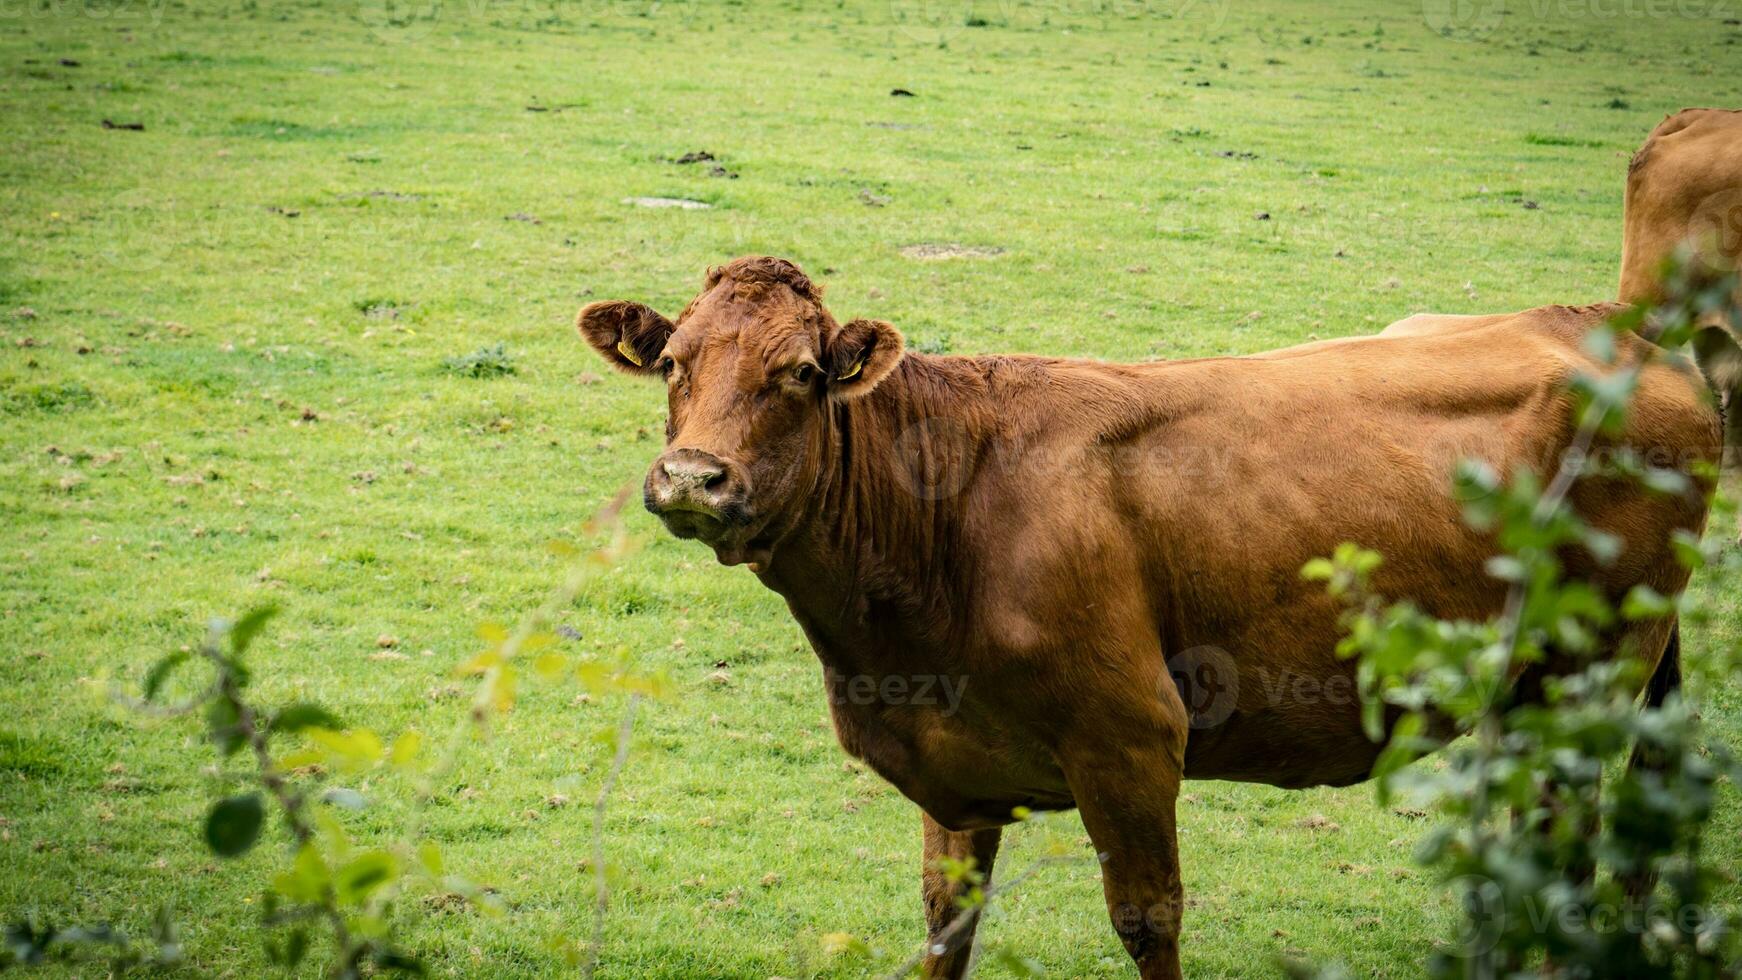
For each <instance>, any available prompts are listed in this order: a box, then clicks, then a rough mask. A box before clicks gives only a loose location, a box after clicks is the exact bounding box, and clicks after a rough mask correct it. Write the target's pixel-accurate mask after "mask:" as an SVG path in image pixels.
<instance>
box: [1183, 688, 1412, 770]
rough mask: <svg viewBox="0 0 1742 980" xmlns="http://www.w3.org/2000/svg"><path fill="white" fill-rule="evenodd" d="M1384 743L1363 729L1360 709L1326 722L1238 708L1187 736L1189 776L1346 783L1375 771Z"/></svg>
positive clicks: (1286, 712)
mask: <svg viewBox="0 0 1742 980" xmlns="http://www.w3.org/2000/svg"><path fill="white" fill-rule="evenodd" d="M1382 748H1383V746H1382V745H1380V744H1377V743H1374V742H1372V741H1369V740H1368V738H1367V736H1366V735H1365V734H1364V733H1363V732H1362V731H1361V718H1360V709H1359V707H1351V708H1350V709H1348V711H1347V718H1345V719H1339V720H1338V721H1336V722H1335V723H1331V724H1327V723H1326V719H1325V718H1324V717H1323V716H1322V715H1320V716H1315V717H1314V718H1312V719H1310V720H1308V719H1302V718H1299V717H1296V716H1295V713H1292V712H1288V711H1284V710H1263V711H1259V712H1256V713H1250V714H1248V713H1245V712H1239V711H1236V712H1235V713H1234V714H1233V715H1231V716H1229V717H1228V718H1227V719H1226V720H1224V721H1223V722H1222V723H1221V724H1219V725H1217V726H1215V727H1214V728H1208V729H1195V730H1193V731H1192V732H1191V734H1190V735H1189V736H1188V737H1187V739H1186V771H1185V776H1186V778H1187V779H1227V780H1233V781H1236V782H1243V783H1265V784H1267V785H1270V786H1278V787H1281V788H1283V789H1304V788H1306V787H1309V786H1348V785H1350V784H1351V783H1358V782H1361V781H1362V780H1365V779H1366V778H1367V777H1368V775H1369V774H1370V773H1372V771H1373V763H1374V762H1375V761H1376V760H1377V759H1378V757H1379V753H1380V751H1381V749H1382Z"/></svg>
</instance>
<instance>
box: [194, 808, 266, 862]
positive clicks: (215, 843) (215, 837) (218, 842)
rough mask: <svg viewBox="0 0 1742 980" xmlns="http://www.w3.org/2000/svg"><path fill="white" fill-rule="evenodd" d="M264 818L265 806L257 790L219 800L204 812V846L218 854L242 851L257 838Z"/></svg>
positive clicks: (230, 854)
mask: <svg viewBox="0 0 1742 980" xmlns="http://www.w3.org/2000/svg"><path fill="white" fill-rule="evenodd" d="M265 819H266V808H265V807H264V806H263V805H262V804H261V802H260V794H259V793H249V794H248V795H247V796H232V797H230V798H229V799H227V800H219V801H218V802H217V803H215V804H213V805H212V812H211V813H209V814H207V815H206V846H208V847H210V848H211V849H212V853H214V854H216V855H218V856H219V857H227V858H230V857H237V856H239V855H242V854H245V853H247V851H248V849H249V848H251V847H253V846H254V842H255V841H257V840H259V839H260V825H261V823H263V822H264V821H265Z"/></svg>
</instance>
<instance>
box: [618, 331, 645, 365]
mask: <svg viewBox="0 0 1742 980" xmlns="http://www.w3.org/2000/svg"><path fill="white" fill-rule="evenodd" d="M617 353H619V354H622V355H623V359H624V360H626V361H628V362H629V363H631V364H633V365H635V366H636V367H640V366H641V355H640V354H637V353H635V348H633V347H631V346H629V338H628V337H624V338H623V339H622V340H619V341H617Z"/></svg>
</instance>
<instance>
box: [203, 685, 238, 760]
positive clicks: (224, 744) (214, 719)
mask: <svg viewBox="0 0 1742 980" xmlns="http://www.w3.org/2000/svg"><path fill="white" fill-rule="evenodd" d="M206 723H207V725H209V726H210V728H211V735H212V741H214V742H216V743H218V751H220V752H222V753H223V754H225V755H235V754H236V750H237V749H240V748H241V747H242V746H243V745H245V744H247V741H248V735H247V733H246V732H244V731H243V730H242V716H241V715H240V714H238V713H237V711H236V705H235V704H233V703H232V702H230V701H227V700H225V699H223V698H219V699H218V700H216V701H213V702H212V705H211V707H210V708H207V709H206Z"/></svg>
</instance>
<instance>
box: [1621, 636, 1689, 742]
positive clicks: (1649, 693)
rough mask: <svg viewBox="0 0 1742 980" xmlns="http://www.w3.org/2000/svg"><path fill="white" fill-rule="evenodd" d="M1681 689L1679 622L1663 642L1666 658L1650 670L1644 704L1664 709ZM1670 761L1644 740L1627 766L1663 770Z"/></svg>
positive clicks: (1664, 656) (1680, 637)
mask: <svg viewBox="0 0 1742 980" xmlns="http://www.w3.org/2000/svg"><path fill="white" fill-rule="evenodd" d="M1681 688H1682V629H1681V623H1680V622H1679V621H1677V622H1675V623H1672V624H1671V625H1670V628H1669V642H1668V643H1667V644H1665V645H1664V648H1663V658H1662V659H1660V660H1659V661H1658V662H1657V669H1656V670H1654V671H1652V672H1651V680H1650V682H1649V683H1647V684H1646V685H1645V707H1646V708H1661V707H1663V703H1664V702H1665V701H1667V700H1669V696H1670V695H1671V694H1673V693H1675V692H1676V691H1680V690H1681ZM1666 764H1667V760H1665V759H1664V758H1663V753H1662V752H1661V751H1659V750H1657V749H1655V748H1653V747H1652V746H1649V745H1646V744H1645V743H1644V742H1643V741H1640V742H1638V743H1636V744H1635V745H1634V746H1633V757H1632V758H1631V759H1629V760H1628V762H1627V768H1629V769H1645V770H1647V771H1653V772H1660V771H1662V770H1663V768H1664V766H1665V765H1666Z"/></svg>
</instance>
